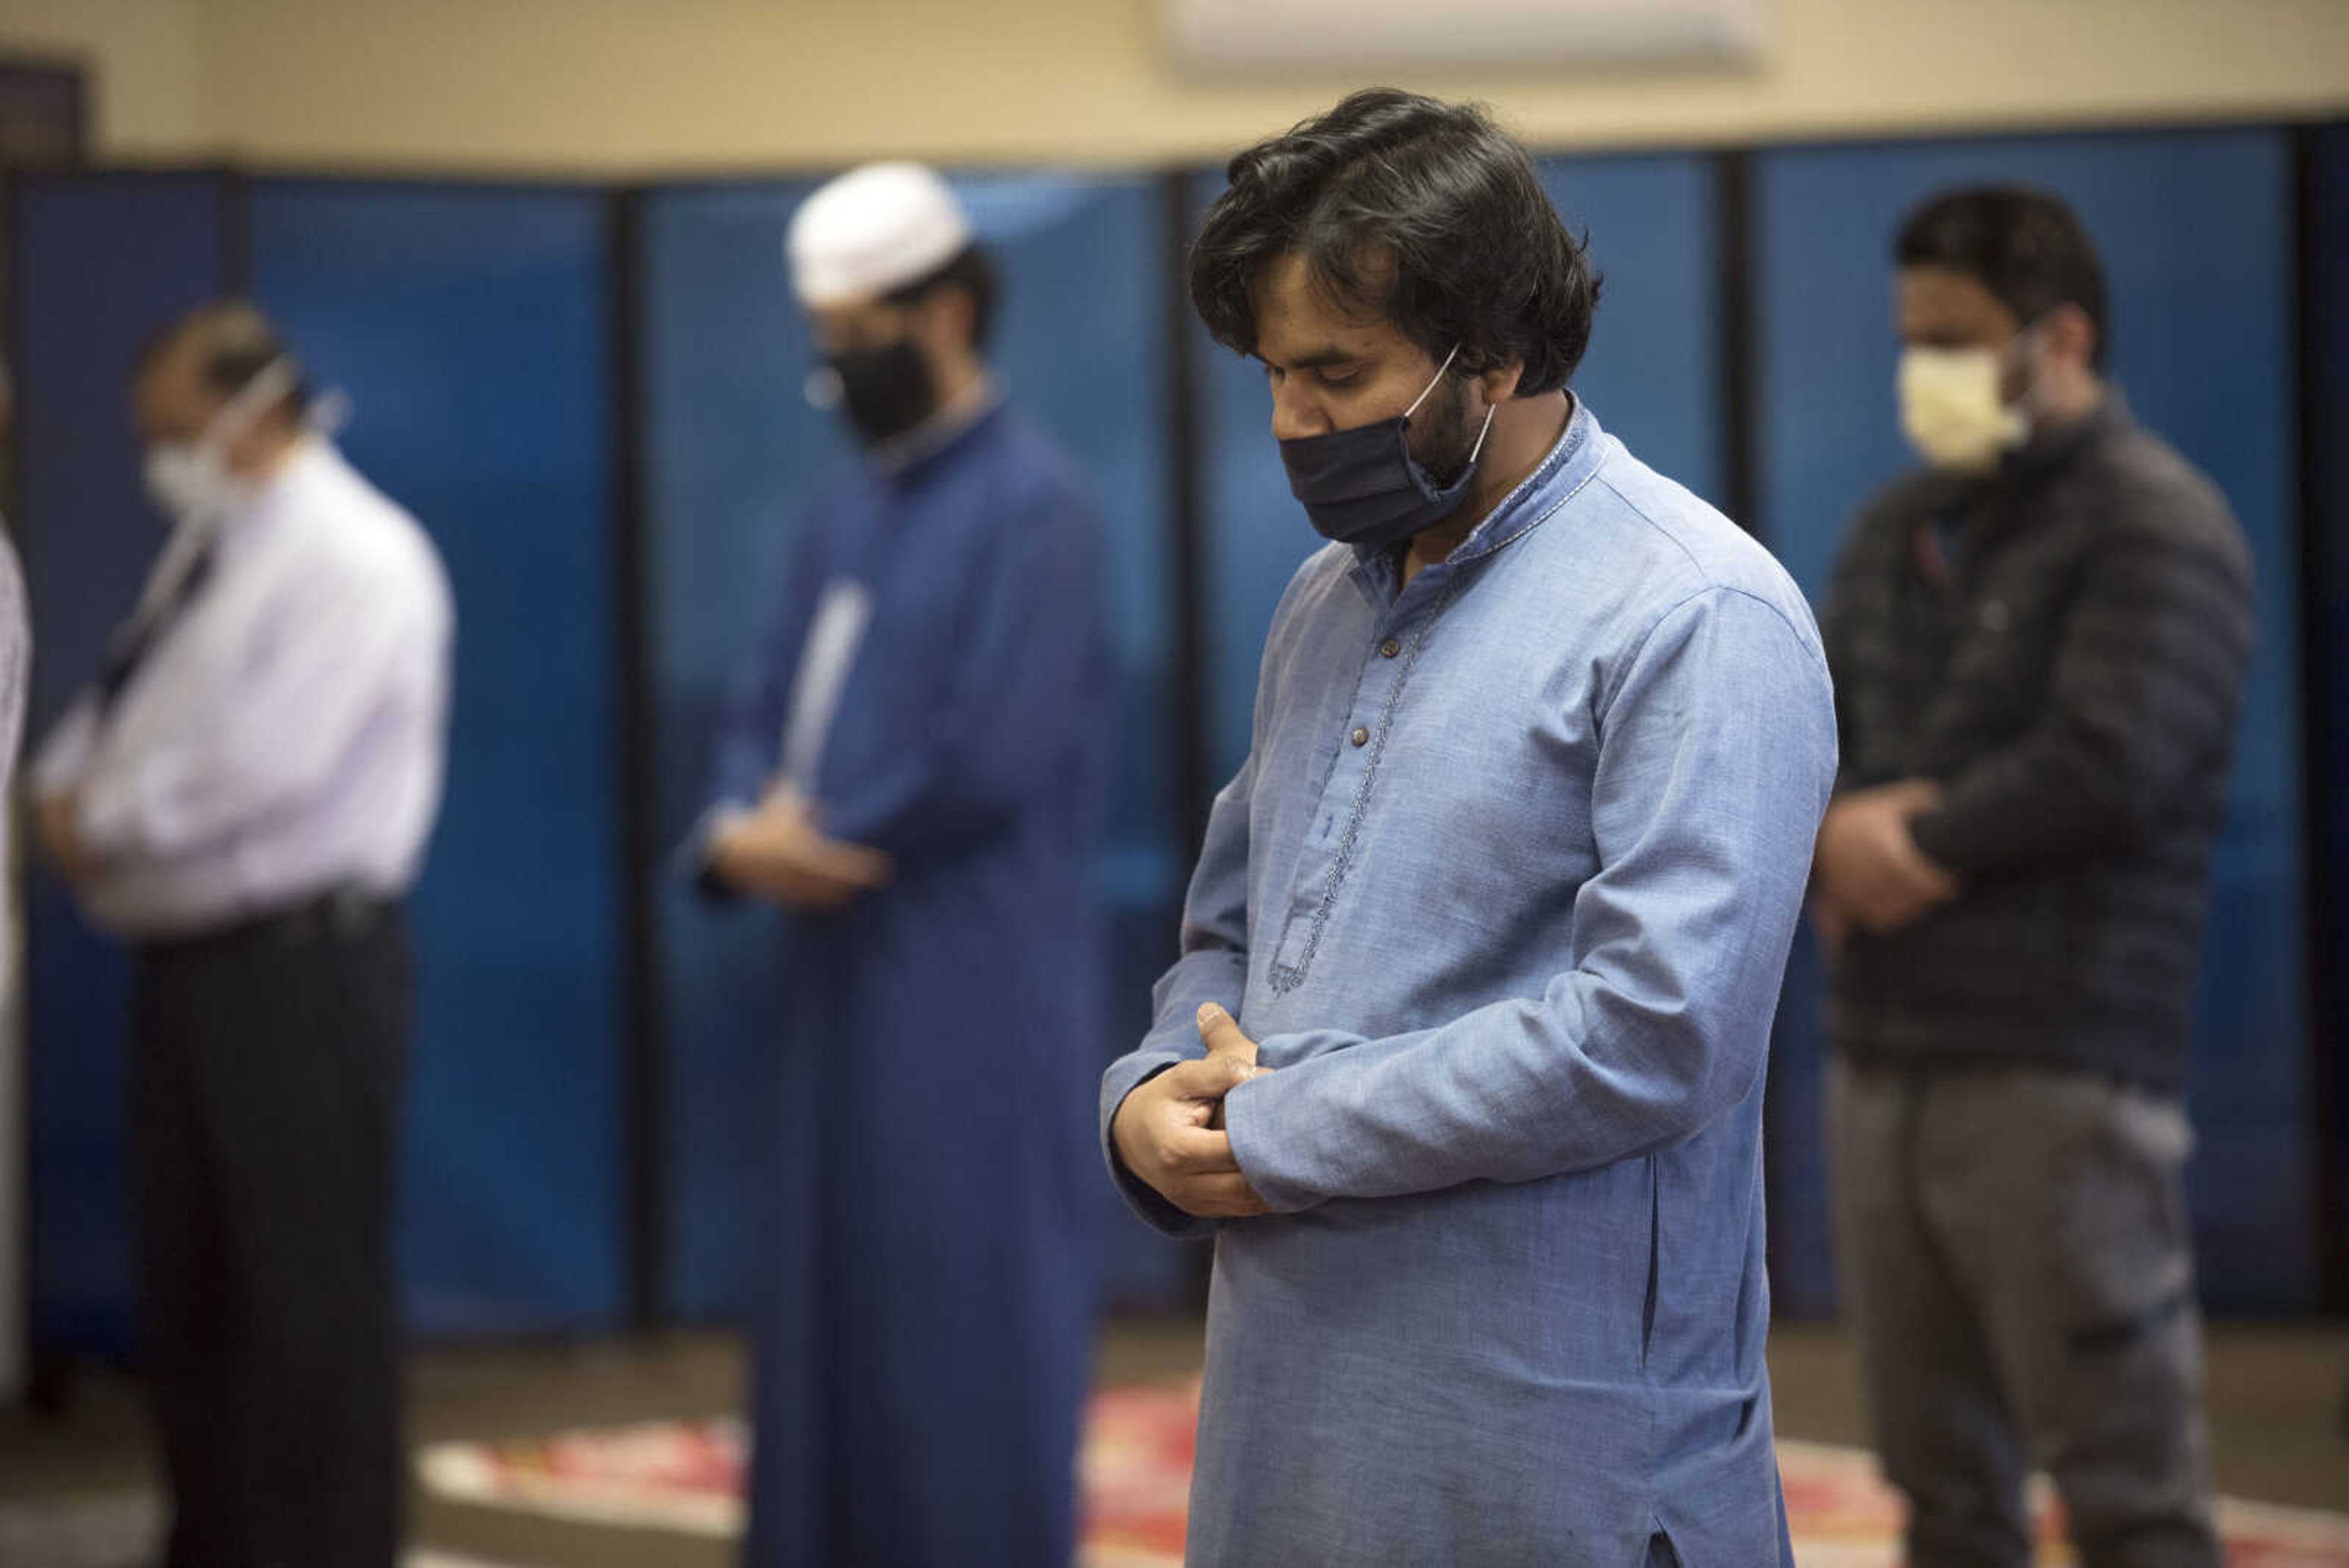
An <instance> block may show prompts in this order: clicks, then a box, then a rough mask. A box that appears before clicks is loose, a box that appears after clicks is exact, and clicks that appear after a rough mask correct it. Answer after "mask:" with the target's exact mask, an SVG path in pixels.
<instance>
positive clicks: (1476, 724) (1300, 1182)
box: [1101, 91, 1836, 1568]
mask: <svg viewBox="0 0 2349 1568" xmlns="http://www.w3.org/2000/svg"><path fill="white" fill-rule="evenodd" d="M1230 174H1231V184H1230V188H1229V191H1228V192H1227V193H1226V195H1224V196H1223V197H1222V198H1221V199H1220V200H1219V201H1218V202H1216V205H1215V207H1214V209H1213V210H1212V211H1211V212H1210V213H1209V214H1208V217H1207V220H1206V227H1205V230H1204V232H1203V233H1202V234H1201V237H1200V239H1199V241H1198V243H1197V244H1196V246H1195V249H1194V252H1193V254H1192V261H1191V285H1192V295H1193V298H1194V301H1195V303H1196V304H1197V306H1199V309H1200V311H1201V314H1202V315H1203V316H1204V317H1206V322H1207V325H1208V327H1209V328H1210V329H1211V330H1212V331H1213V332H1214V333H1215V335H1216V337H1217V338H1218V339H1219V340H1221V341H1223V342H1224V343H1226V344H1227V345H1230V346H1233V347H1236V348H1239V349H1241V350H1243V351H1245V352H1247V353H1249V354H1251V355H1252V356H1254V357H1255V358H1257V359H1259V360H1261V361H1262V362H1263V365H1264V367H1265V371H1266V375H1267V379H1268V383H1269V385H1270V388H1271V392H1272V404H1273V411H1272V429H1273V434H1274V436H1275V437H1276V438H1278V440H1279V441H1280V445H1281V455H1282V458H1283V461H1284V463H1285V465H1286V466H1287V468H1288V475H1289V481H1290V486H1291V489H1292V490H1293V491H1294V492H1295V493H1296V494H1297V496H1298V497H1299V500H1301V501H1302V502H1303V503H1304V505H1305V509H1306V511H1307V514H1308V515H1309V517H1310V519H1311V521H1312V522H1313V524H1314V525H1315V526H1316V527H1317V528H1318V529H1319V531H1320V532H1322V533H1323V534H1325V535H1328V536H1329V537H1330V539H1331V540H1332V541H1333V542H1332V543H1331V544H1330V546H1329V547H1328V548H1326V549H1324V550H1322V551H1321V552H1320V553H1319V554H1318V555H1316V556H1313V557H1312V558H1311V559H1309V561H1307V563H1306V564H1305V566H1303V567H1302V568H1301V569H1300V570H1299V573H1298V574H1297V576H1296V578H1295V580H1294V581H1293V582H1292V583H1291V584H1290V586H1289V587H1288V593H1287V594H1286V596H1285V597H1283V599H1282V601H1281V604H1280V607H1279V608H1278V611H1277V612H1276V614H1275V617H1274V619H1273V625H1272V629H1271V633H1270V636H1269V639H1268V641H1267V644H1266V647H1265V650H1264V659H1263V664H1262V669H1261V673H1260V676H1259V680H1258V686H1257V704H1256V717H1255V729H1254V733H1253V737H1252V744H1251V747H1250V751H1249V755H1248V759H1247V763H1246V764H1245V765H1244V766H1243V767H1242V769H1241V770H1240V773H1239V774H1238V776H1237V778H1235V779H1234V780H1233V781H1232V782H1231V784H1229V785H1228V786H1226V788H1225V790H1224V791H1223V793H1222V794H1220V795H1219V796H1218V797H1217V799H1216V805H1215V810H1214V814H1213V817H1212V820H1211V822H1210V825H1209V827H1208V830H1207V837H1206V846H1205V847H1204V849H1203V850H1202V852H1201V855H1200V858H1199V863H1198V867H1197V869H1196V871H1195V875H1194V877H1193V880H1192V884H1191V889H1190V895H1189V900H1188V904H1187V906H1186V910H1185V929H1184V933H1183V954H1182V958H1181V960H1180V961H1178V962H1177V963H1176V964H1175V966H1174V968H1173V969H1172V970H1171V971H1168V972H1167V974H1166V976H1165V978H1164V980H1163V981H1161V982H1160V984H1159V988H1158V993H1157V1015H1156V1016H1157V1025H1156V1027H1155V1029H1154V1031H1153V1033H1151V1034H1150V1035H1149V1036H1148V1037H1147V1038H1146V1039H1145V1040H1144V1041H1143V1043H1142V1045H1141V1047H1140V1048H1139V1049H1138V1050H1136V1051H1135V1052H1134V1053H1133V1054H1132V1055H1130V1056H1127V1057H1125V1058H1124V1059H1123V1060H1122V1061H1120V1062H1118V1063H1117V1064H1114V1065H1113V1066H1112V1068H1111V1069H1110V1071H1109V1072H1108V1074H1107V1075H1106V1077H1105V1079H1104V1082H1103V1085H1102V1104H1101V1124H1102V1137H1103V1142H1104V1145H1105V1152H1106V1154H1107V1157H1108V1158H1109V1161H1110V1165H1111V1168H1112V1174H1113V1175H1114V1177H1115V1178H1116V1179H1117V1181H1118V1183H1119V1185H1120V1186H1121V1188H1122V1189H1123V1191H1124V1192H1125V1194H1126V1196H1127V1198H1128V1199H1129V1200H1130V1201H1131V1203H1132V1204H1133V1207H1134V1208H1135V1209H1136V1210H1138V1211H1139V1212H1140V1213H1141V1214H1142V1215H1143V1217H1144V1218H1146V1219H1148V1220H1151V1221H1153V1222H1154V1223H1155V1224H1157V1225H1158V1226H1159V1227H1160V1228H1161V1229H1163V1230H1164V1231H1168V1232H1170V1233H1173V1234H1176V1235H1195V1236H1212V1237H1213V1238H1214V1240H1215V1249H1216V1252H1215V1273H1214V1282H1213V1285H1212V1289H1211V1294H1210V1301H1209V1308H1208V1321H1207V1362H1206V1386H1205V1390H1204V1395H1203V1402H1202V1406H1201V1410H1200V1417H1199V1444H1198V1463H1197V1468H1196V1469H1195V1473H1194V1477H1193V1481H1192V1492H1191V1519H1190V1538H1189V1560H1190V1562H1191V1563H1195V1564H1240V1563H1247V1564H1255V1563H1278V1564H1281V1565H1283V1568H1316V1565H1326V1568H1338V1565H1340V1564H1349V1565H1350V1564H1360V1563H1409V1564H1411V1565H1412V1568H1442V1565H1445V1564H1489V1565H1491V1568H1525V1565H1527V1564H1537V1563H1538V1564H1541V1565H1543V1568H1583V1565H1596V1568H1641V1565H1642V1564H1661V1563H1684V1564H1688V1565H1690V1568H1756V1565H1761V1564H1774V1563H1785V1562H1786V1561H1787V1542H1786V1537H1785V1510H1784V1506H1783V1502H1782V1499H1781V1495H1780V1491H1779V1484H1778V1475H1777V1469H1776V1465H1775V1454H1774V1451H1773V1441H1772V1435H1771V1419H1770V1390H1769V1380H1768V1374H1767V1371H1766V1369H1765V1366H1764V1360H1763V1351H1764V1338H1765V1336H1766V1333H1767V1328H1768V1322H1769V1307H1768V1286H1767V1282H1766V1281H1765V1278H1764V1272H1763V1257H1764V1251H1763V1248H1764V1236H1763V1201H1762V1086H1763V1079H1764V1064H1765V1058H1766V1055H1767V1046H1768V1041H1769V1033H1770V1023H1771V1015H1772V1012H1773V1009H1774V1007H1775V1002H1776V1000H1777V994H1778V987H1779V981H1780V978H1781V975H1782V973H1783V970H1784V966H1785V958H1786V950H1787V946H1788V943H1789V941H1790V940H1791V938H1792V935H1793V931H1794V928H1795V919H1796V918H1797V913H1798V911H1799V909H1800V908H1801V905H1802V900H1803V894H1804V888H1805V883H1806V877H1807V874H1808V869H1809V865H1810V850H1811V836H1812V835H1813V833H1814V832H1815V831H1816V828H1817V826H1818V823H1819V817H1820V814H1821V812H1822V811H1823V810H1824V808H1825V806H1826V799H1827V794H1828V792H1829V789H1830V787H1831V785H1832V782H1833V779H1834V774H1835V755H1836V753H1835V722H1834V715H1833V712H1832V706H1833V705H1832V701H1831V699H1830V695H1829V691H1828V684H1827V678H1826V666H1825V662H1824V659H1823V658H1822V656H1821V652H1820V648H1819V640H1818V636H1817V633H1816V628H1814V626H1813V624H1812V620H1811V617H1810V615H1809V613H1808V612H1807V610H1806V608H1805V606H1804V604H1803V601H1802V598H1801V597H1800V596H1799V595H1798V594H1797V592H1796V591H1795V587H1794V586H1793V585H1792V583H1791V582H1790V581H1789V580H1788V579H1787V577H1786V576H1785V573H1784V572H1783V571H1781V570H1780V569H1779V567H1778V566H1777V565H1776V564H1775V562H1774V561H1772V560H1771V558H1770V557H1769V556H1768V555H1767V554H1766V553H1765V552H1764V550H1763V549H1762V548H1761V546H1760V545H1756V544H1755V543H1754V541H1753V540H1752V539H1751V538H1749V537H1748V536H1747V535H1744V533H1742V532H1740V531H1739V530H1738V528H1737V527H1736V526H1735V525H1734V524H1732V523H1730V522H1729V521H1728V520H1727V519H1726V518H1724V517H1723V516H1722V515H1721V514H1719V513H1717V512H1715V511H1714V510H1713V508H1711V507H1709V506H1707V505H1706V504H1704V503H1702V501H1700V500H1698V499H1697V498H1696V497H1695V496H1693V495H1692V494H1690V493H1688V492H1687V491H1686V490H1683V489H1682V488H1681V487H1680V486H1679V485H1677V484H1675V483H1672V482H1671V480H1669V479H1666V478H1665V477H1663V476H1662V475H1661V474H1659V473H1657V472H1654V471H1653V470H1652V469H1650V468H1648V467H1647V466H1646V465H1645V464H1643V463H1641V462H1640V461H1639V460H1638V459H1637V458H1635V457H1633V456H1632V455H1631V453H1630V452H1629V451H1627V450H1626V449H1625V447H1624V446H1623V444H1622V443H1621V442H1620V441H1617V440H1616V439H1614V438H1613V437H1611V436H1609V435H1608V434H1607V433H1606V432H1605V431H1603V430H1601V429H1600V427H1599V421H1598V419H1597V417H1596V416H1595V415H1594V414H1593V412H1592V411H1591V410H1590V409H1589V408H1588V406H1587V405H1586V404H1583V403H1582V402H1581V401H1580V400H1578V399H1577V398H1575V397H1574V396H1573V394H1571V393H1570V392H1569V391H1568V390H1567V386H1568V380H1569V379H1570V377H1571V375H1572V372H1573V370H1574V368H1575V365H1576V363H1577V362H1578V359H1579V358H1580V357H1581V354H1582V350H1583V348H1584V346H1585V344H1586V343H1587V342H1588V335H1589V329H1590V322H1591V317H1592V313H1593V308H1594V306H1595V303H1596V296H1597V280H1596V278H1595V276H1594V275H1592V273H1591V272H1590V270H1589V269H1588V265H1587V263H1586V260H1585V257H1584V255H1583V253H1582V249H1581V247H1580V246H1579V245H1578V244H1576V243H1575V242H1574V241H1573V240H1572V239H1571V238H1570V237H1569V236H1568V234H1567V233H1566V231H1565V229H1564V227H1563V225H1562V224H1561V223H1559V221H1558V219H1557V214H1556V213H1554V212H1553V211H1552V210H1551V208H1550V206H1549V204H1548V202H1547V198H1546V197H1545V196H1544V195H1543V192H1542V188H1541V185H1540V182H1539V181H1538V179H1537V177H1536V174H1535V172H1534V170H1533V168H1532V166H1531V164H1530V162H1529V161H1527V159H1526V154H1525V152H1524V151H1523V150H1522V149H1521V148H1519V147H1518V146H1517V145H1516V143H1515V142H1514V141H1512V140H1509V139H1508V138H1507V137H1506V135H1504V134H1503V133H1501V132H1500V131H1499V130H1496V129H1495V127H1494V126H1493V124H1492V123H1491V121H1490V120H1489V119H1485V116H1484V115H1483V114H1482V113H1481V112H1480V111H1478V110H1475V109H1468V108H1460V107H1454V106H1451V105H1446V104H1442V103H1438V102H1435V101H1433V100H1431V99H1423V98H1419V97H1415V96H1413V95H1409V94H1403V93H1398V92H1391V91H1375V92H1367V93H1361V94H1357V95H1355V96H1354V97H1352V98H1350V99H1347V100H1346V101H1344V102H1343V103H1341V104H1340V105H1339V106H1338V107H1337V108H1336V109H1332V110H1331V111H1330V112H1329V113H1328V114H1326V115H1324V116H1322V117H1320V118H1319V119H1316V120H1312V121H1309V122H1307V123H1306V124H1304V125H1302V126H1299V128H1298V129H1297V130H1295V131H1293V132H1291V133H1289V134H1288V135H1287V136H1284V137H1281V138H1278V139H1277V140H1273V141H1270V142H1268V143H1265V144H1263V145H1260V146H1258V147H1257V148H1255V149H1252V150H1250V151H1247V152H1244V153H1242V154H1241V155H1240V156H1239V157H1238V158H1237V159H1236V160H1234V161H1233V163H1232V165H1231V170H1230ZM1203 1053H1204V1054H1203Z"/></svg>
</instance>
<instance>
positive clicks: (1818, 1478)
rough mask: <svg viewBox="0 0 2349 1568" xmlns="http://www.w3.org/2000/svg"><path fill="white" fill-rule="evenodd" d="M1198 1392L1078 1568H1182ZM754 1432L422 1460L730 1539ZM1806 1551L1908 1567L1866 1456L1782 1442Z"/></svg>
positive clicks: (582, 1508) (2049, 1558) (1100, 1524)
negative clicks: (747, 1449) (746, 1443)
mask: <svg viewBox="0 0 2349 1568" xmlns="http://www.w3.org/2000/svg"><path fill="white" fill-rule="evenodd" d="M1197 1414H1198V1386H1197V1384H1196V1383H1180V1384H1152V1385H1138V1386H1126V1387H1116V1388H1109V1389H1104V1390H1102V1391H1101V1392H1099V1393H1097V1394H1096V1395H1095V1396H1094V1397H1093V1401H1092V1412H1091V1416H1090V1418H1089V1419H1088V1421H1087V1423H1086V1428H1085V1441H1084V1451H1083V1455H1082V1458H1081V1469H1082V1472H1083V1511H1084V1520H1083V1548H1082V1550H1081V1553H1080V1557H1079V1562H1080V1563H1081V1568H1179V1565H1180V1564H1181V1563H1182V1560H1183V1521H1184V1511H1185V1501H1186V1492H1187V1490H1188V1488H1189V1485H1190V1477H1191V1435H1192V1427H1193V1423H1194V1421H1195V1418H1196V1417H1197ZM743 1449H744V1435H743V1430H742V1428H741V1427H740V1425H739V1424H738V1423H735V1422H731V1421H701V1422H662V1423H655V1424H651V1425H646V1426H636V1427H623V1428H616V1429H612V1430H607V1431H594V1432H571V1433H565V1434H563V1435H561V1436H557V1437H553V1438H532V1439H526V1440H522V1441H513V1442H503V1443H450V1444H443V1445H441V1446H440V1447H437V1448H433V1449H427V1450H426V1451H425V1452H424V1453H423V1454H422V1455H421V1456H420V1457H419V1459H418V1467H419V1469H420V1470H421V1471H422V1474H423V1479H424V1484H425V1486H426V1487H427V1488H428V1489H429V1490H431V1491H432V1492H434V1493H435V1494H437V1495H439V1496H440V1497H443V1498H446V1499H449V1500H450V1501H461V1502H468V1503H474V1504H479V1505H481V1506H484V1507H491V1508H513V1509H525V1510H529V1511H535V1512H540V1513H545V1514H551V1515H554V1516H558V1517H561V1518H565V1519H570V1520H574V1521H590V1522H601V1523H607V1524H614V1525H626V1526H628V1527H631V1528H636V1529H644V1528H653V1529H669V1530H677V1531H682V1532H689V1533H693V1534H698V1535H709V1536H729V1535H732V1534H734V1533H735V1532H738V1531H739V1530H740V1528H741V1522H742V1503H741V1480H742V1459H743ZM1778 1464H1779V1469H1780V1471H1781V1473H1782V1474H1783V1476H1784V1478H1785V1487H1786V1510H1787V1513H1788V1516H1789V1518H1790V1519H1791V1520H1792V1521H1793V1527H1794V1534H1795V1559H1796V1561H1798V1562H1799V1563H1801V1564H1802V1565H1803V1568H1899V1562H1900V1546H1899V1539H1900V1521H1901V1503H1900V1500H1899V1496H1898V1494H1896V1493H1895V1492H1893V1491H1892V1490H1891V1489H1889V1487H1887V1486H1886V1485H1885V1484H1884V1483H1883V1481H1882V1480H1879V1479H1878V1476H1877V1473H1876V1465H1875V1461H1874V1460H1873V1459H1871V1458H1870V1457H1869V1456H1868V1454H1866V1453H1864V1452H1861V1451H1860V1450H1857V1449H1842V1448H1831V1447H1827V1446H1825V1445H1822V1444H1816V1443H1801V1442H1792V1441H1785V1440H1782V1441H1781V1442H1780V1443H1779V1445H1778ZM2033 1506H2034V1511H2035V1515H2036V1518H2037V1522H2038V1529H2039V1541H2040V1547H2039V1564H2040V1568H2070V1565H2071V1564H2072V1563H2074V1562H2075V1559H2074V1557H2073V1555H2072V1553H2071V1552H2070V1550H2069V1549H2068V1548H2066V1547H2065V1546H2064V1538H2063V1513H2062V1509H2061V1506H2060V1504H2058V1503H2057V1502H2056V1501H2055V1500H2054V1496H2053V1494H2052V1492H2050V1491H2049V1490H2048V1489H2047V1488H2046V1487H2045V1485H2044V1483H2042V1484H2039V1485H2037V1486H2035V1487H2034V1489H2033ZM2219 1520H2220V1529H2221V1531H2222V1532H2223V1534H2224V1535H2225V1537H2226V1542H2227V1563H2228V1568H2349V1516H2344V1515H2340V1514H2331V1513H2318V1512H2312V1511H2305V1510H2300V1509H2287V1508H2276V1507H2271V1506H2269V1505H2267V1504H2264V1503H2251V1502H2240V1501H2236V1500H2234V1499H2232V1498H2229V1499H2225V1500H2222V1501H2221V1502H2220V1511H2219Z"/></svg>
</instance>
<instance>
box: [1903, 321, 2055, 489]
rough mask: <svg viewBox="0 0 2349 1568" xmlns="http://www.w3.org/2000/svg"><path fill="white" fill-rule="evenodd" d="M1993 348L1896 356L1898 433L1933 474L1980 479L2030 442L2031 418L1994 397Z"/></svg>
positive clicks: (2001, 371)
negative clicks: (1944, 471) (1950, 471)
mask: <svg viewBox="0 0 2349 1568" xmlns="http://www.w3.org/2000/svg"><path fill="white" fill-rule="evenodd" d="M2005 373H2006V359H2005V356H2003V355H2002V354H2001V353H1999V351H1998V350H1997V349H1995V348H1907V349H1904V350H1902V351H1901V355H1900V381H1899V392H1900V433H1901V434H1903V435H1905V436H1907V437H1908V438H1909V444H1910V445H1911V446H1913V447H1915V448H1916V449H1917V450H1918V451H1919V452H1921V453H1923V454H1924V458H1925V461H1926V462H1930V463H1931V464H1932V465H1933V466H1934V467H1935V468H1946V469H1954V470H1956V471H1958V472H1965V473H1985V472H1989V471H1990V470H1992V469H1993V468H1996V467H1997V466H1998V460H1999V458H2000V457H2001V456H2002V454H2003V453H2005V452H2011V451H2013V449H2014V448H2016V447H2019V446H2021V445H2022V444H2023V442H2024V441H2027V440H2029V439H2030V436H2031V416H2030V414H2029V413H2028V412H2026V411H2025V410H2023V409H2022V408H2020V407H2017V406H2014V405H2011V404H2009V403H2008V402H2007V401H2006V400H2005V399H2003V398H2002V397H2001V396H2000V395H1999V384H2000V383H2001V382H2002V380H2004V379H2005Z"/></svg>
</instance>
